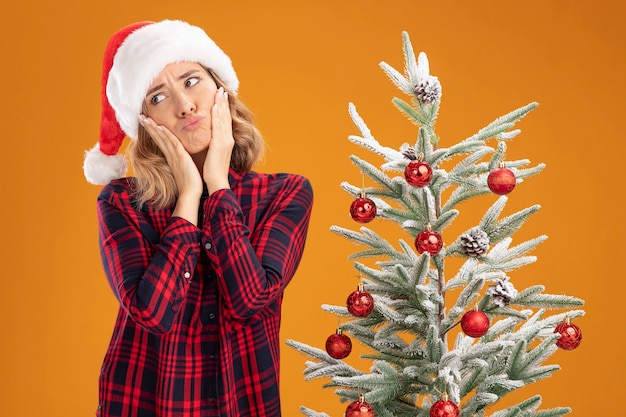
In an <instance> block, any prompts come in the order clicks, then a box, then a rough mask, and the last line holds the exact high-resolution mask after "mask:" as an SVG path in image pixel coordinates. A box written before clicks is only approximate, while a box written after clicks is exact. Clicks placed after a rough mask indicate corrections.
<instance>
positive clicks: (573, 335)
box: [554, 317, 583, 350]
mask: <svg viewBox="0 0 626 417" xmlns="http://www.w3.org/2000/svg"><path fill="white" fill-rule="evenodd" d="M554 333H560V334H561V337H559V338H558V339H557V341H556V345H557V346H558V347H560V348H561V349H564V350H572V349H576V348H577V347H578V345H580V342H582V340H583V332H582V331H581V330H580V327H578V326H576V325H575V324H574V323H570V320H569V317H568V318H566V319H565V321H564V322H563V323H560V324H559V325H558V326H556V328H555V329H554Z"/></svg>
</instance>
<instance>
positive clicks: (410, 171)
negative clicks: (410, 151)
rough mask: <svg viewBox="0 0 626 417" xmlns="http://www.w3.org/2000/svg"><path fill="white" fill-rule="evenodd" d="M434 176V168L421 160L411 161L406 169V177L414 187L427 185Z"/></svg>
mask: <svg viewBox="0 0 626 417" xmlns="http://www.w3.org/2000/svg"><path fill="white" fill-rule="evenodd" d="M432 178H433V169H432V168H431V167H430V165H428V164H427V163H426V162H423V161H421V160H415V161H411V162H409V163H408V164H407V166H406V168H405V169H404V179H406V182H408V183H409V184H411V185H412V186H414V187H425V186H427V185H428V184H429V183H430V180H431V179H432Z"/></svg>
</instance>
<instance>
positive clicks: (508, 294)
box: [487, 277, 517, 307]
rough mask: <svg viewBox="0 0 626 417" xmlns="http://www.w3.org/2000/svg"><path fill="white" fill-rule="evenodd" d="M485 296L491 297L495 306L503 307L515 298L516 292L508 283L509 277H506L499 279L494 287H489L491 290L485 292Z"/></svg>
mask: <svg viewBox="0 0 626 417" xmlns="http://www.w3.org/2000/svg"><path fill="white" fill-rule="evenodd" d="M487 294H489V295H491V298H492V299H493V302H494V303H495V304H496V305H497V306H499V307H504V306H505V305H507V304H509V303H510V302H511V300H512V299H514V298H515V296H516V295H517V290H516V289H515V287H514V286H513V284H511V283H510V282H509V277H506V278H504V279H499V280H498V281H497V282H496V284H495V285H491V288H489V289H488V290H487Z"/></svg>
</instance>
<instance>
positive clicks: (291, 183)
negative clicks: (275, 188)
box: [201, 175, 313, 320]
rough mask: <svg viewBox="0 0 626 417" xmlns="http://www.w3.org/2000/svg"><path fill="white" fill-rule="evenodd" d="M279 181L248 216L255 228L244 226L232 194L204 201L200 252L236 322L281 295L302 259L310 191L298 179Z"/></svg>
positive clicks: (223, 192)
mask: <svg viewBox="0 0 626 417" xmlns="http://www.w3.org/2000/svg"><path fill="white" fill-rule="evenodd" d="M282 181H284V183H283V184H282V185H281V189H280V191H279V192H278V193H268V195H267V197H266V198H263V199H261V200H260V201H259V203H258V204H256V205H255V207H252V208H251V212H250V214H249V215H250V216H251V217H255V216H260V219H259V222H258V223H257V224H256V226H255V228H254V230H249V228H248V227H247V226H246V224H245V221H244V215H243V213H242V211H241V207H240V206H239V203H238V201H237V198H236V197H235V194H234V193H233V192H232V191H231V190H219V191H217V192H216V193H215V194H214V195H212V196H211V197H209V199H207V201H206V202H205V206H204V209H205V219H204V220H201V221H202V222H203V225H202V228H203V234H204V236H203V241H204V248H205V250H206V251H207V253H208V256H209V259H210V261H211V263H212V265H213V268H214V269H215V271H216V272H217V276H218V283H219V286H220V290H221V294H222V297H223V298H224V301H225V305H224V307H225V308H226V309H227V310H228V311H230V313H231V314H232V317H233V319H235V320H244V319H247V318H249V317H251V316H253V315H254V314H256V313H258V312H259V311H261V310H263V309H264V308H265V307H267V306H268V305H269V304H270V303H272V302H273V301H275V300H276V298H277V297H279V296H280V295H282V293H283V291H284V289H285V287H286V286H287V284H288V283H289V281H290V280H291V278H292V277H293V275H294V273H295V271H296V267H297V266H298V264H299V262H300V259H301V257H302V252H303V249H304V243H305V240H306V234H307V230H308V225H309V219H310V215H311V205H312V201H313V191H312V189H311V185H310V183H309V182H308V180H306V179H305V178H303V177H300V176H293V175H292V176H286V177H285V178H284V179H282ZM253 192H258V190H255V191H253Z"/></svg>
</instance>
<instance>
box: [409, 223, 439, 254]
mask: <svg viewBox="0 0 626 417" xmlns="http://www.w3.org/2000/svg"><path fill="white" fill-rule="evenodd" d="M415 247H416V248H417V251H418V252H419V253H424V252H428V253H430V255H431V256H435V255H437V254H438V253H439V252H440V251H441V248H442V247H443V240H442V239H441V235H440V234H439V233H437V232H433V231H432V230H431V229H430V225H428V226H427V227H426V230H424V231H423V232H421V233H420V234H418V235H417V237H416V238H415Z"/></svg>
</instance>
